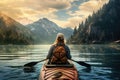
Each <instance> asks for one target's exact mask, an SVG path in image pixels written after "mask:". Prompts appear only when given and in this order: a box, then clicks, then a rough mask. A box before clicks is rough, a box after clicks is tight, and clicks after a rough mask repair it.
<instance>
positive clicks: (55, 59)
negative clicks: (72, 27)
mask: <svg viewBox="0 0 120 80" xmlns="http://www.w3.org/2000/svg"><path fill="white" fill-rule="evenodd" d="M51 63H52V64H66V63H67V57H66V50H65V48H64V46H56V47H55V49H54V50H53V56H52V58H51Z"/></svg>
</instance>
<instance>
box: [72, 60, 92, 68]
mask: <svg viewBox="0 0 120 80" xmlns="http://www.w3.org/2000/svg"><path fill="white" fill-rule="evenodd" d="M70 60H72V61H74V62H76V63H78V64H80V65H82V66H85V67H87V68H90V67H91V65H90V64H87V63H85V62H83V61H75V60H73V59H70Z"/></svg>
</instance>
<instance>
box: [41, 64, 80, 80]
mask: <svg viewBox="0 0 120 80" xmlns="http://www.w3.org/2000/svg"><path fill="white" fill-rule="evenodd" d="M39 80H78V72H77V69H76V68H75V66H74V65H59V66H58V65H50V66H46V65H45V64H44V65H43V66H42V68H41V72H40V76H39Z"/></svg>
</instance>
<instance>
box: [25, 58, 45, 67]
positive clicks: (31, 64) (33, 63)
mask: <svg viewBox="0 0 120 80" xmlns="http://www.w3.org/2000/svg"><path fill="white" fill-rule="evenodd" d="M45 60H47V59H43V60H41V61H36V62H30V63H27V64H25V65H24V67H33V66H34V65H36V64H37V63H39V62H42V61H45Z"/></svg>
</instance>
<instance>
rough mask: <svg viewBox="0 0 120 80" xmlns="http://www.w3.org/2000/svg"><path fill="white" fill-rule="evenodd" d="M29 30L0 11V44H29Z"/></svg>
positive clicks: (30, 40)
mask: <svg viewBox="0 0 120 80" xmlns="http://www.w3.org/2000/svg"><path fill="white" fill-rule="evenodd" d="M31 43H32V36H31V32H30V30H29V29H28V28H26V27H25V26H24V25H22V24H20V23H19V22H17V21H15V20H13V19H12V18H10V17H8V16H7V15H4V14H3V13H0V44H31Z"/></svg>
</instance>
